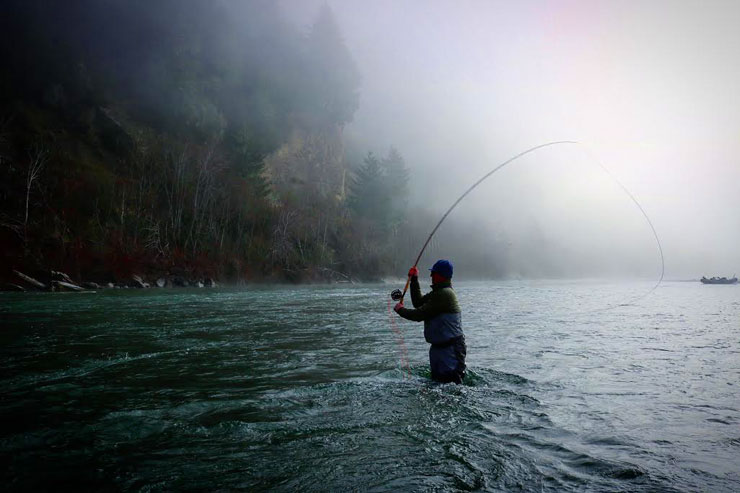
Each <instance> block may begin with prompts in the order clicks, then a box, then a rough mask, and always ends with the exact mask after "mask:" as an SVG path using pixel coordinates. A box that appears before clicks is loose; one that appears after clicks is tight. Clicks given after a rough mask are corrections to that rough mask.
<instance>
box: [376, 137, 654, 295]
mask: <svg viewBox="0 0 740 493" xmlns="http://www.w3.org/2000/svg"><path fill="white" fill-rule="evenodd" d="M563 144H574V145H581V146H582V145H583V144H581V143H580V142H578V141H575V140H558V141H554V142H547V143H545V144H540V145H537V146H534V147H530V148H529V149H527V150H526V151H523V152H520V153H519V154H517V155H515V156H513V157H511V158H509V159H507V160H506V161H504V162H503V163H501V164H499V165H498V166H496V167H495V168H493V169H492V170H491V171H489V172H488V173H486V174H485V175H483V176H482V177H481V178H480V179H479V180H478V181H476V182H475V183H473V184H472V185H471V186H470V188H468V189H467V190H465V193H463V194H462V195H460V197H459V198H458V199H457V200H456V201H455V203H454V204H452V205H451V206H450V208H449V209H447V212H445V213H444V215H443V216H442V218H441V219H440V220H439V222H438V223H437V225H436V226H435V227H434V229H433V230H432V232H431V233H429V237H428V238H427V241H425V242H424V246H422V247H421V250H420V251H419V255H417V256H416V260H415V261H414V267H416V266H417V265H418V264H419V260H421V256H422V255H423V254H424V250H426V248H427V246H428V245H429V242H430V241H431V240H432V237H433V236H434V233H436V232H437V230H438V229H439V227H440V226H441V225H442V223H443V222H444V220H445V219H447V216H449V215H450V212H452V210H453V209H454V208H455V207H457V204H459V203H460V202H461V201H462V199H464V198H465V197H466V196H467V195H468V194H469V193H470V192H472V191H473V190H474V189H475V188H476V187H477V186H478V185H480V184H481V183H483V181H485V180H486V178H488V177H489V176H491V175H493V174H494V173H496V172H497V171H499V170H500V169H502V168H503V167H505V166H506V165H508V164H510V163H512V162H514V161H516V160H517V159H519V158H520V157H523V156H525V155H527V154H529V153H530V152H534V151H536V150H538V149H542V148H543V147H550V146H555V145H563ZM586 150H588V149H586ZM592 157H593V156H592ZM596 163H598V165H599V166H600V167H601V169H602V170H604V171H605V172H606V174H607V175H608V176H609V178H611V179H612V180H614V181H615V182H616V183H617V185H619V186H620V188H621V189H622V190H623V191H624V192H625V193H626V194H627V195H628V196H629V198H630V199H632V202H634V203H635V205H636V206H637V208H638V209H640V212H642V215H643V216H645V219H646V220H647V223H648V225H649V226H650V229H651V230H652V232H653V236H655V241H656V243H657V244H658V252H659V253H660V266H661V271H660V279H658V282H657V283H656V284H655V286H653V288H652V289H651V290H650V291H648V292H647V293H646V294H645V295H644V296H647V295H648V294H650V293H652V292H653V291H654V290H655V289H656V288H657V287H658V286H659V285H660V283H661V282H662V281H663V275H664V274H665V260H664V258H663V247H662V246H661V245H660V239H659V238H658V233H657V232H656V231H655V227H653V223H652V221H650V218H649V217H648V215H647V213H646V212H645V210H644V209H643V208H642V206H641V205H640V203H639V202H638V201H637V199H636V198H635V197H634V195H632V194H631V193H630V191H629V190H627V188H626V187H625V186H624V185H622V183H620V182H619V180H617V179H616V178H615V177H614V175H612V174H611V173H610V172H609V170H608V169H607V168H606V167H605V166H604V165H603V164H602V163H601V162H600V161H599V160H598V159H597V160H596ZM410 282H411V277H409V278H408V279H406V285H405V286H404V287H403V291H401V290H400V289H394V290H393V292H392V293H391V298H392V299H393V300H394V301H403V298H404V296H406V291H408V289H409V283H410Z"/></svg>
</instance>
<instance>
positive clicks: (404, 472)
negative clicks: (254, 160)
mask: <svg viewBox="0 0 740 493" xmlns="http://www.w3.org/2000/svg"><path fill="white" fill-rule="evenodd" d="M650 286H651V283H649V282H644V283H643V282H631V283H604V282H595V281H594V282H586V283H575V282H566V281H553V282H532V281H509V282H496V283H492V282H481V283H474V282H458V283H456V291H457V292H458V296H459V298H460V300H461V303H462V308H463V320H464V328H465V333H466V338H467V342H468V366H469V375H468V377H467V378H466V381H465V385H462V386H455V385H439V384H435V383H433V382H431V381H430V380H429V373H428V359H427V358H428V356H427V348H428V345H427V344H426V343H425V342H424V341H423V337H422V335H421V325H419V324H414V323H411V322H406V321H399V322H398V326H399V328H400V329H401V330H402V332H403V334H404V338H405V345H406V347H407V350H408V358H409V361H410V374H409V373H408V372H407V371H406V370H405V369H404V368H403V367H402V366H401V365H400V360H399V355H400V352H399V351H400V347H399V344H398V341H397V339H396V337H395V335H394V334H393V332H392V330H391V327H390V325H389V321H388V314H387V313H386V310H387V301H386V299H387V296H388V294H387V292H388V290H389V289H390V287H389V286H388V285H369V286H356V287H345V286H341V287H340V286H327V287H315V286H314V287H308V286H307V287H298V288H291V287H281V288H268V287H265V288H253V289H249V290H226V289H224V290H212V291H207V292H204V291H202V290H183V291H176V292H172V291H156V292H152V291H148V292H142V291H138V292H132V291H117V292H114V291H107V292H105V293H98V294H87V295H86V294H81V295H78V294H53V295H48V294H39V295H37V296H29V295H25V296H20V295H15V294H4V295H3V296H2V300H0V302H1V304H0V307H1V309H2V317H3V320H4V323H3V331H2V333H1V334H0V342H1V343H2V344H1V346H0V347H2V350H1V351H2V358H0V361H2V373H1V374H2V389H3V391H2V394H3V398H2V400H1V401H0V402H1V404H0V417H1V418H2V422H3V423H4V425H3V426H2V437H1V439H0V444H1V446H0V447H1V448H0V455H2V456H3V458H4V459H3V460H4V462H5V463H6V467H5V468H4V470H3V480H4V484H5V485H6V487H8V488H10V489H14V490H28V489H37V488H52V487H58V486H59V485H65V484H66V485H73V486H74V487H76V488H86V489H90V488H92V489H117V490H118V489H123V490H139V489H142V488H145V489H148V490H154V491H168V490H173V489H177V490H179V489H219V488H226V489H233V488H237V489H241V488H244V489H265V488H269V489H273V490H278V491H295V490H309V491H325V490H335V491H336V490H345V489H356V488H358V487H362V488H366V489H370V490H379V491H387V490H405V491H423V490H428V489H435V488H439V489H443V490H474V489H483V490H501V489H524V490H527V491H529V490H547V491H583V490H584V489H586V490H590V491H687V490H711V491H733V490H736V489H737V488H738V487H740V476H738V472H737V471H738V470H740V463H738V457H739V456H740V448H739V447H740V435H738V433H737V430H738V424H740V407H739V406H738V400H737V395H736V394H737V391H736V387H737V385H738V384H739V383H740V380H739V377H740V365H739V364H738V361H739V360H738V354H740V346H739V345H738V338H737V333H736V328H737V327H736V325H737V324H736V322H737V320H738V317H739V316H740V290H738V288H737V286H702V285H700V284H699V283H665V284H663V285H662V286H661V287H660V288H659V289H658V290H657V291H655V292H654V293H653V294H651V295H650V296H649V297H648V298H644V299H641V300H637V301H634V302H629V300H634V295H635V294H636V293H638V294H639V293H644V292H646V291H647V290H648V289H649V288H650ZM608 307H612V308H611V309H608V310H604V308H608Z"/></svg>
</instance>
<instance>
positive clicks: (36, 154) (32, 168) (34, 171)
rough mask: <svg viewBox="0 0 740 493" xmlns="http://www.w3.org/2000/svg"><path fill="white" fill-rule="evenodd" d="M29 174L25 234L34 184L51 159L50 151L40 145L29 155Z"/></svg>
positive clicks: (24, 224)
mask: <svg viewBox="0 0 740 493" xmlns="http://www.w3.org/2000/svg"><path fill="white" fill-rule="evenodd" d="M28 158H29V160H28V172H27V174H26V214H25V216H24V217H23V230H24V234H25V231H26V229H27V228H28V206H29V202H30V200H31V188H32V187H33V184H34V182H36V181H37V180H38V179H39V176H41V171H42V170H43V169H44V166H45V165H46V162H47V161H48V159H49V151H48V150H47V149H45V148H44V147H43V146H41V145H40V144H37V145H35V146H34V148H33V149H32V150H31V151H29V153H28Z"/></svg>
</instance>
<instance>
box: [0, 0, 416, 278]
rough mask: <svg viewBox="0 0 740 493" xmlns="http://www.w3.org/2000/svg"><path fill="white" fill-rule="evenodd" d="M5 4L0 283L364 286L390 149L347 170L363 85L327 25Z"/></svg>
mask: <svg viewBox="0 0 740 493" xmlns="http://www.w3.org/2000/svg"><path fill="white" fill-rule="evenodd" d="M234 5H235V3H234V2H227V1H208V2H205V1H201V0H157V1H153V2H152V1H144V0H75V1H70V2H66V1H65V2H46V1H40V0H32V1H29V0H12V1H5V2H4V3H3V15H2V17H0V37H1V38H2V42H1V43H0V53H1V56H2V60H3V63H2V69H0V70H1V73H0V74H1V77H0V98H2V99H1V101H2V104H0V163H1V166H0V242H1V245H2V252H3V253H2V255H3V271H2V274H0V275H2V276H3V277H5V278H9V277H11V276H12V270H13V269H16V270H23V271H27V272H40V271H48V270H50V269H53V270H62V271H65V272H68V273H69V274H70V275H72V276H73V277H75V278H77V279H89V280H94V281H97V282H117V281H122V280H126V279H130V278H131V276H133V275H141V276H145V277H150V278H154V277H155V276H156V277H159V276H166V275H170V276H175V275H176V276H183V277H188V278H191V279H203V278H206V277H210V278H216V279H220V280H224V281H231V282H235V281H241V280H278V281H280V280H290V281H303V280H309V281H318V280H342V279H350V278H359V279H362V278H365V279H371V278H378V277H380V276H381V275H383V274H384V273H386V272H387V271H388V269H389V267H390V265H389V263H388V259H389V253H390V251H391V248H392V247H391V245H392V244H393V242H394V241H395V238H396V237H397V233H398V231H399V228H400V227H401V225H402V224H403V222H404V210H405V203H404V201H403V197H404V196H405V191H406V184H407V181H408V172H407V170H406V167H405V164H404V161H403V158H402V156H401V154H400V153H399V152H398V151H396V150H394V149H391V150H390V151H386V150H384V149H381V150H380V152H379V153H378V154H377V155H376V154H373V153H372V152H370V151H373V150H372V149H366V150H364V152H367V154H366V158H365V159H364V160H363V162H348V161H347V158H346V152H345V142H344V140H343V135H342V131H343V128H344V126H345V125H346V124H347V123H348V122H350V121H351V120H352V117H353V114H354V112H355V111H356V110H357V108H358V101H359V94H360V90H361V75H360V73H359V70H358V68H357V66H356V65H355V63H354V61H353V58H352V54H351V53H350V52H349V50H348V49H347V47H346V45H345V44H344V42H343V40H342V35H341V33H340V31H339V29H338V26H337V24H336V22H335V21H334V18H333V15H332V12H331V11H330V9H329V8H328V7H326V6H325V7H323V8H322V9H321V10H320V11H318V12H317V13H316V17H315V22H314V23H313V25H312V26H310V28H308V29H306V30H305V31H303V32H301V31H298V30H297V29H296V28H295V27H293V26H291V25H289V24H288V23H287V22H285V20H284V19H283V17H282V14H281V12H280V11H279V9H278V7H276V4H275V3H273V2H270V1H257V2H246V3H239V8H238V9H237V8H234Z"/></svg>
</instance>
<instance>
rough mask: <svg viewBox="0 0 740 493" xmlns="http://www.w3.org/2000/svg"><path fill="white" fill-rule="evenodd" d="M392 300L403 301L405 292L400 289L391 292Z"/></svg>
mask: <svg viewBox="0 0 740 493" xmlns="http://www.w3.org/2000/svg"><path fill="white" fill-rule="evenodd" d="M391 299H392V300H393V301H401V300H402V299H403V292H402V291H401V290H400V289H394V290H393V291H391Z"/></svg>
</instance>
